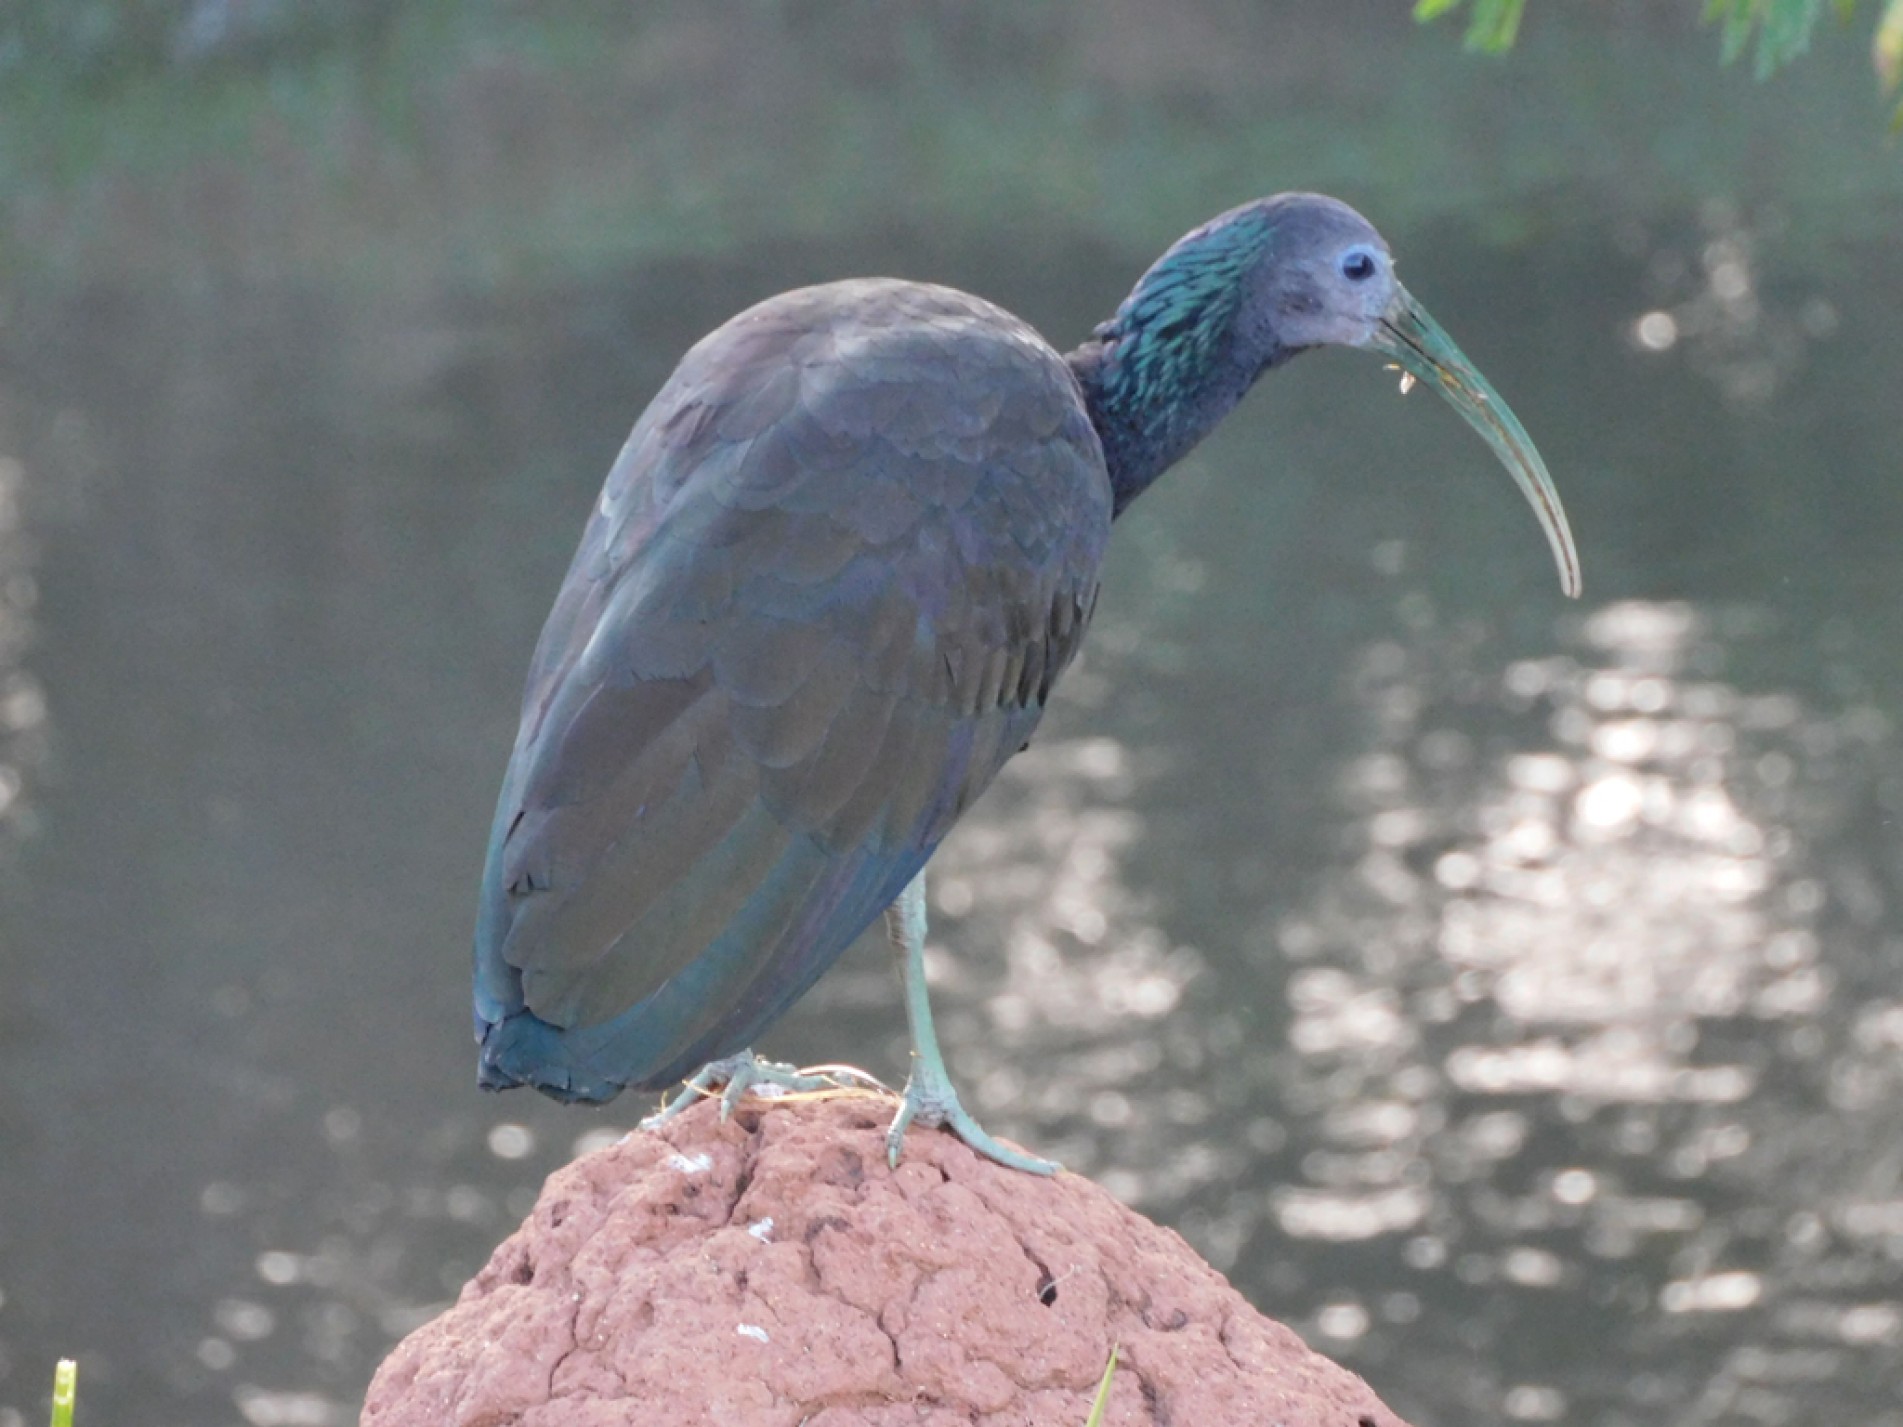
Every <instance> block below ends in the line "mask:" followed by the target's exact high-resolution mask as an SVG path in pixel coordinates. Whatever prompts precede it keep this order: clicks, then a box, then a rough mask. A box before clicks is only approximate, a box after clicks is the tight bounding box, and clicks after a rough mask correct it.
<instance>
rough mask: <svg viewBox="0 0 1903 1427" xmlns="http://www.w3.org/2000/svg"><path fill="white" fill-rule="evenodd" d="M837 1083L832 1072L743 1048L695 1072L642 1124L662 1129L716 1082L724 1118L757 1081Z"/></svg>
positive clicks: (790, 1086)
mask: <svg viewBox="0 0 1903 1427" xmlns="http://www.w3.org/2000/svg"><path fill="white" fill-rule="evenodd" d="M838 1084H839V1081H838V1080H837V1079H835V1078H834V1077H832V1076H830V1075H808V1074H806V1073H805V1072H803V1071H799V1070H795V1069H794V1068H793V1067H792V1066H790V1065H781V1064H780V1063H779V1062H778V1061H774V1060H761V1059H760V1058H759V1057H758V1056H756V1055H755V1054H754V1053H753V1052H752V1051H750V1050H743V1051H741V1052H740V1054H738V1055H729V1056H725V1057H723V1058H722V1059H720V1060H710V1061H708V1062H707V1064H705V1065H703V1066H702V1067H701V1068H700V1069H699V1070H697V1071H695V1072H694V1078H693V1079H692V1080H689V1081H688V1082H687V1084H686V1086H685V1087H683V1088H682V1090H681V1092H680V1094H678V1095H676V1096H675V1097H674V1098H673V1099H672V1100H670V1101H668V1102H667V1103H666V1104H664V1105H663V1106H661V1108H660V1109H659V1110H656V1111H655V1112H654V1113H653V1114H652V1115H649V1116H648V1117H647V1118H646V1119H645V1120H643V1121H642V1122H641V1128H642V1129H644V1130H658V1129H660V1128H661V1126H663V1125H665V1124H666V1123H667V1122H668V1121H669V1120H671V1119H673V1118H674V1117H675V1116H676V1115H678V1114H680V1113H681V1111H683V1110H685V1109H686V1108H687V1107H688V1106H689V1105H692V1104H694V1103H695V1102H696V1101H698V1100H699V1099H701V1097H702V1096H705V1095H711V1094H712V1093H713V1089H714V1087H715V1086H716V1085H720V1086H724V1087H725V1088H724V1089H723V1090H722V1091H721V1092H720V1118H721V1119H722V1120H723V1121H725V1120H727V1119H728V1118H729V1117H731V1116H732V1114H733V1112H734V1108H735V1107H736V1106H737V1105H739V1103H740V1101H741V1098H742V1097H743V1096H745V1095H746V1093H747V1092H748V1091H749V1090H751V1089H753V1087H754V1086H756V1085H777V1086H779V1087H780V1088H781V1089H782V1090H795V1091H800V1090H829V1089H832V1088H834V1087H836V1086H837V1085H838Z"/></svg>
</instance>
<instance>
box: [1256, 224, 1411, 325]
mask: <svg viewBox="0 0 1903 1427" xmlns="http://www.w3.org/2000/svg"><path fill="white" fill-rule="evenodd" d="M1268 257H1269V261H1265V262H1264V263H1262V264H1261V266H1260V267H1259V268H1258V269H1257V271H1256V274H1255V281H1256V283H1257V287H1256V291H1255V293H1254V299H1255V300H1254V301H1253V302H1252V303H1251V304H1250V306H1251V309H1252V310H1253V311H1254V312H1255V313H1257V314H1259V315H1260V318H1261V320H1262V322H1263V325H1264V326H1265V327H1266V328H1267V330H1266V331H1263V332H1260V333H1259V336H1260V337H1264V338H1269V339H1270V340H1271V341H1272V342H1273V344H1274V345H1275V346H1276V347H1279V348H1281V349H1282V350H1283V351H1290V350H1296V351H1299V350H1300V349H1302V348H1304V347H1322V346H1333V347H1365V346H1367V345H1368V342H1369V341H1370V339H1371V338H1372V337H1373V336H1374V334H1375V331H1376V329H1377V327H1378V326H1379V324H1380V321H1381V314H1382V313H1384V312H1386V311H1387V309H1388V306H1389V304H1390V303H1391V302H1392V301H1393V298H1394V289H1395V282H1394V260H1393V259H1392V258H1391V257H1389V256H1388V245H1387V244H1386V243H1384V242H1382V241H1381V235H1380V234H1379V233H1377V232H1375V231H1374V229H1373V227H1372V226H1370V225H1369V223H1368V222H1367V220H1366V219H1364V218H1362V216H1361V215H1360V214H1358V213H1356V212H1355V211H1354V210H1353V209H1352V208H1349V207H1348V206H1347V205H1345V204H1341V203H1337V202H1335V201H1334V200H1333V199H1322V198H1317V199H1314V200H1312V201H1310V202H1308V203H1304V204H1302V205H1300V206H1299V207H1291V208H1290V209H1289V210H1288V211H1286V212H1285V213H1284V214H1283V215H1282V216H1281V218H1280V221H1278V222H1277V223H1276V225H1275V235H1274V237H1273V238H1272V240H1271V242H1270V244H1269V248H1268ZM1264 355H1265V356H1268V355H1271V354H1270V353H1269V352H1265V353H1264Z"/></svg>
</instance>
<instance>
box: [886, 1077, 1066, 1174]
mask: <svg viewBox="0 0 1903 1427" xmlns="http://www.w3.org/2000/svg"><path fill="white" fill-rule="evenodd" d="M915 1122H916V1123H917V1124H920V1125H931V1126H941V1127H943V1128H944V1129H947V1130H950V1131H951V1132H952V1133H953V1134H954V1135H956V1136H958V1138H959V1139H961V1140H963V1141H964V1142H965V1143H966V1144H968V1145H970V1146H971V1147H972V1149H974V1150H976V1151H977V1152H978V1153H979V1154H981V1155H983V1156H984V1157H985V1158H986V1159H988V1160H992V1161H994V1162H996V1163H998V1164H1001V1165H1003V1166H1004V1167H1005V1168H1006V1169H1021V1170H1023V1171H1024V1172H1025V1173H1027V1174H1043V1175H1051V1174H1056V1173H1057V1171H1058V1170H1060V1169H1062V1168H1063V1166H1062V1165H1061V1164H1059V1163H1058V1162H1057V1161H1056V1160H1054V1159H1040V1158H1038V1156H1036V1155H1032V1154H1026V1153H1025V1152H1024V1151H1023V1150H1019V1149H1013V1148H1011V1146H1009V1145H1007V1144H1005V1143H1003V1142H1002V1141H1000V1140H997V1139H994V1138H992V1136H990V1135H988V1134H986V1133H985V1129H984V1126H982V1125H980V1124H979V1123H978V1122H977V1121H976V1120H974V1119H972V1117H971V1112H970V1111H968V1110H967V1109H965V1107H964V1106H963V1105H962V1104H960V1103H959V1101H958V1092H957V1091H956V1090H954V1089H952V1087H951V1082H950V1081H949V1080H947V1079H945V1078H944V1077H943V1076H941V1075H936V1074H933V1073H931V1072H930V1071H929V1070H928V1069H927V1067H926V1063H925V1062H924V1061H916V1062H914V1064H913V1067H912V1078H911V1079H910V1080H908V1081H906V1082H905V1096H904V1098H903V1099H902V1100H901V1101H900V1102H899V1112H898V1114H896V1115H894V1116H893V1117H892V1127H891V1128H890V1129H889V1130H887V1131H886V1132H885V1158H886V1163H887V1164H889V1165H891V1166H892V1168H894V1169H897V1168H898V1167H899V1155H900V1154H901V1153H902V1152H903V1151H904V1148H905V1131H906V1127H907V1126H908V1125H911V1124H913V1123H915Z"/></svg>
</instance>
